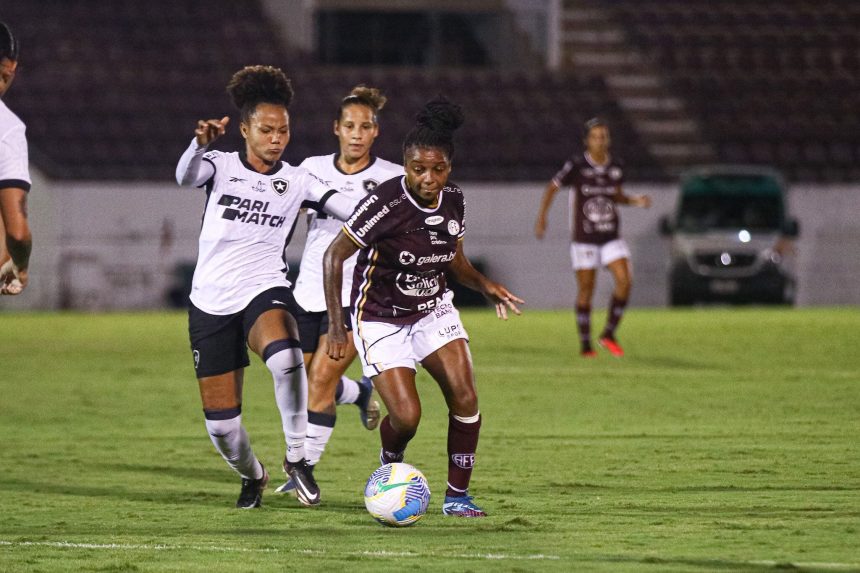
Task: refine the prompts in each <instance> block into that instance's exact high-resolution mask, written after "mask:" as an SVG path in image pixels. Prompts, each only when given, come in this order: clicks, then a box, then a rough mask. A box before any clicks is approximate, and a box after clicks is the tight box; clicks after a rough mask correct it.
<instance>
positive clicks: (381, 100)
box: [337, 84, 388, 123]
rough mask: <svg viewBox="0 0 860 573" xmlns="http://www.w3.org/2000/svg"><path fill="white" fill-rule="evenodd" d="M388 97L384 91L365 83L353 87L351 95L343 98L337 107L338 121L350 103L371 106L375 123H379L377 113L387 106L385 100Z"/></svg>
mask: <svg viewBox="0 0 860 573" xmlns="http://www.w3.org/2000/svg"><path fill="white" fill-rule="evenodd" d="M387 101H388V98H387V97H385V96H384V95H382V92H381V91H379V89H377V88H370V87H367V86H365V85H364V84H360V85H357V86H355V87H354V88H352V91H351V92H349V95H348V96H346V97H345V98H343V99H342V100H341V102H340V106H338V108H337V121H340V120H341V118H342V117H343V110H344V109H345V108H346V106H348V105H363V106H365V107H368V108H370V110H371V111H372V112H373V123H377V121H376V114H377V113H379V111H380V110H381V109H382V108H383V107H385V102H387Z"/></svg>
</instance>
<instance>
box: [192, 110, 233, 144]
mask: <svg viewBox="0 0 860 573" xmlns="http://www.w3.org/2000/svg"><path fill="white" fill-rule="evenodd" d="M228 123H230V118H229V116H226V115H225V116H224V117H222V118H221V119H205V120H204V119H201V120H199V121H198V122H197V129H195V130H194V136H195V137H196V138H197V144H198V145H209V144H210V143H212V142H213V141H215V140H216V139H218V138H219V137H221V136H222V135H224V132H225V131H226V129H227V124H228Z"/></svg>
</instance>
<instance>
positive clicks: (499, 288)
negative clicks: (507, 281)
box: [484, 281, 526, 320]
mask: <svg viewBox="0 0 860 573" xmlns="http://www.w3.org/2000/svg"><path fill="white" fill-rule="evenodd" d="M484 296H486V297H487V298H488V299H489V300H490V302H492V303H493V304H494V305H495V306H496V316H497V317H499V318H500V319H502V320H507V319H508V309H511V311H513V313H514V314H522V312H520V309H519V308H518V307H517V305H516V304H514V303H517V302H518V303H520V304H525V302H526V301H524V300H523V299H521V298H520V297H518V296H516V295H514V294H513V293H512V292H511V291H509V290H508V289H507V288H505V287H504V285H500V284H499V283H494V282H492V281H488V283H487V284H486V285H485V287H484Z"/></svg>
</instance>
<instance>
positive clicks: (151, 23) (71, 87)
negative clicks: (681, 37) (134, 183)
mask: <svg viewBox="0 0 860 573" xmlns="http://www.w3.org/2000/svg"><path fill="white" fill-rule="evenodd" d="M3 18H4V19H6V20H8V21H9V22H10V23H12V24H13V25H15V29H16V31H17V32H18V34H19V36H20V37H21V40H22V46H23V49H22V60H21V61H22V69H21V73H20V77H19V79H18V81H17V83H16V88H15V90H13V91H12V92H10V94H9V103H10V106H12V107H13V108H14V109H15V110H16V111H17V112H18V113H19V115H21V117H22V118H23V119H24V121H25V122H27V124H28V132H29V136H30V142H31V155H32V159H33V161H34V162H35V163H36V165H37V166H38V167H39V168H41V169H42V170H43V171H44V172H45V173H47V174H48V175H49V176H52V177H56V178H68V179H82V180H88V179H110V180H131V179H140V180H161V179H164V180H169V179H171V178H172V174H173V169H174V166H175V162H176V159H177V157H178V156H179V154H180V153H181V152H182V150H183V149H184V147H185V146H186V145H187V141H188V140H189V139H190V137H191V133H192V130H193V127H194V125H195V122H196V120H197V119H198V118H199V117H201V116H202V115H206V116H212V117H214V116H220V115H221V114H230V115H231V116H232V117H233V118H234V119H235V118H236V114H235V113H233V110H232V109H231V106H230V103H229V101H228V99H227V96H226V94H225V92H224V85H225V84H226V81H227V79H228V78H229V77H230V74H232V73H233V72H234V71H236V70H237V69H239V68H240V67H241V66H243V65H247V64H253V63H266V64H274V65H278V66H280V67H282V68H284V69H285V70H287V71H288V73H289V74H290V75H291V76H292V78H293V84H294V87H295V88H296V92H297V95H296V100H295V103H294V105H293V108H292V115H293V118H294V119H293V126H292V129H293V133H292V142H291V144H290V146H289V147H288V151H287V153H286V156H285V157H286V159H288V160H289V161H290V162H292V163H296V162H298V161H301V159H303V158H304V157H306V156H309V155H318V154H323V153H329V152H331V151H333V147H334V137H333V136H332V135H331V121H332V118H333V114H334V111H335V109H336V106H337V103H338V101H339V98H340V97H342V96H343V94H345V93H348V91H349V89H350V88H352V87H353V86H354V85H355V84H357V83H362V82H363V83H368V84H370V85H376V86H379V87H381V88H382V89H383V90H384V91H385V92H386V94H387V95H388V96H389V97H390V102H389V105H388V106H387V107H386V109H385V110H384V112H383V114H384V116H383V117H384V120H383V121H384V124H383V134H382V136H381V137H380V140H379V142H378V144H377V148H376V150H377V151H378V153H379V155H380V156H383V157H386V158H389V159H392V160H397V159H398V158H399V157H400V141H401V140H402V137H403V135H405V132H406V130H407V129H408V127H409V126H411V125H412V118H413V115H414V113H415V112H416V111H417V110H418V109H419V107H420V105H421V104H422V103H424V102H425V101H426V100H428V99H430V98H432V97H433V96H435V95H436V94H437V93H440V92H441V93H445V94H447V95H448V96H449V97H450V98H451V99H453V100H455V101H457V102H458V103H461V104H462V105H463V106H464V108H465V109H466V113H467V114H468V122H467V124H466V125H465V126H464V128H463V130H462V135H461V137H460V140H459V148H458V158H457V164H456V165H457V166H456V169H457V172H456V174H457V177H456V179H460V180H464V179H480V180H547V179H548V178H549V177H551V176H552V174H553V173H554V172H555V170H557V169H558V168H559V166H560V165H561V163H562V162H563V161H564V159H565V158H566V157H567V156H568V155H569V154H570V153H571V152H572V151H573V149H575V148H576V147H577V146H578V145H579V141H580V126H581V125H582V123H583V121H584V120H586V119H588V118H589V117H591V116H593V115H602V116H604V117H606V119H607V120H608V121H609V122H610V124H611V125H612V126H613V136H614V147H615V149H616V151H617V153H618V154H619V155H620V156H621V157H623V158H625V160H626V162H627V164H628V176H629V177H631V178H633V179H639V180H643V179H644V180H659V179H663V178H665V173H664V172H663V170H662V168H661V167H660V166H659V165H658V164H657V163H656V161H655V160H654V158H653V157H651V156H650V155H649V154H648V153H647V152H644V151H643V150H642V147H641V145H640V141H639V139H638V136H637V134H636V132H635V131H634V130H633V128H632V127H631V125H630V122H629V121H628V120H627V118H626V116H625V114H624V113H623V112H622V110H621V109H620V108H619V107H618V105H617V103H616V102H615V101H614V100H613V98H612V96H611V95H610V94H609V92H608V90H607V87H606V85H605V82H604V81H603V79H602V78H600V77H596V76H592V75H589V74H583V73H577V72H576V71H575V70H572V71H565V72H561V73H550V72H548V71H545V70H500V69H487V68H423V69H414V68H397V67H378V66H377V67H343V66H319V65H316V64H315V62H314V58H313V57H312V55H309V54H303V53H294V52H287V51H286V50H285V49H284V48H283V47H282V46H281V45H280V44H279V37H278V35H277V34H276V31H275V30H274V29H273V28H272V24H271V23H270V22H268V21H267V19H266V17H265V15H264V12H263V10H262V9H261V8H260V6H259V5H258V4H257V3H256V2H233V1H231V0H211V1H210V2H206V3H200V2H197V1H192V0H150V1H147V2H140V1H138V0H115V1H114V2H111V4H110V9H106V8H105V6H104V3H103V2H99V1H97V0H76V1H75V2H65V1H62V0H47V1H44V2H12V3H4V6H3ZM238 144H239V139H238V134H237V132H236V130H235V128H234V129H233V131H232V133H231V135H230V136H228V137H226V138H225V139H224V140H223V141H222V142H221V144H220V147H223V148H231V147H235V146H236V145H238Z"/></svg>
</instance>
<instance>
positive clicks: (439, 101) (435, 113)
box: [403, 95, 465, 161]
mask: <svg viewBox="0 0 860 573" xmlns="http://www.w3.org/2000/svg"><path fill="white" fill-rule="evenodd" d="M463 121H465V116H464V115H463V108H461V107H460V106H459V105H457V104H455V103H452V102H451V101H449V100H448V99H447V98H446V97H445V96H441V95H440V96H437V97H436V99H434V100H432V101H429V102H427V103H426V104H424V107H423V108H422V109H421V111H420V112H418V115H416V116H415V127H413V128H412V130H411V131H410V132H409V133H407V134H406V139H405V140H404V141H403V155H404V156H405V155H407V153H408V151H409V150H410V149H412V148H414V147H423V148H431V147H432V148H437V149H441V150H442V151H444V152H445V155H446V156H447V157H448V160H449V161H450V160H451V159H452V158H453V156H454V132H455V131H456V130H457V128H458V127H460V126H461V125H463Z"/></svg>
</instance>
